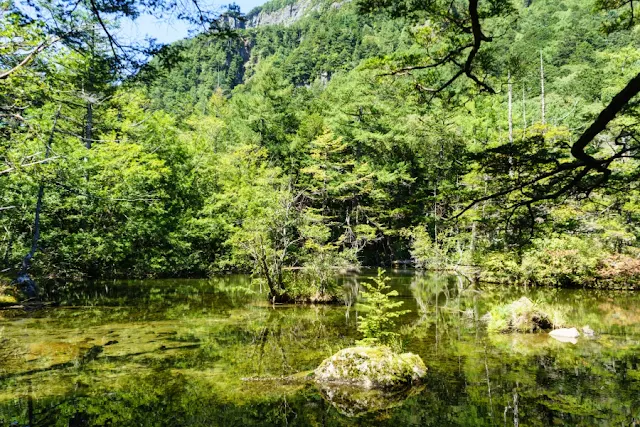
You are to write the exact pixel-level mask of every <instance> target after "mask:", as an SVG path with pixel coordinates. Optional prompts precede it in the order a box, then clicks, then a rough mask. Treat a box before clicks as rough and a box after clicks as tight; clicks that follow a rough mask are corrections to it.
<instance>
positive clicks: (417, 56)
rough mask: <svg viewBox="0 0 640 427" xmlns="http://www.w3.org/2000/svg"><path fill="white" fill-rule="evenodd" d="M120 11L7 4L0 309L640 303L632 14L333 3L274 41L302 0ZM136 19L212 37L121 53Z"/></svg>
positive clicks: (595, 7)
mask: <svg viewBox="0 0 640 427" xmlns="http://www.w3.org/2000/svg"><path fill="white" fill-rule="evenodd" d="M125 3H126V2H122V3H121V2H119V1H114V2H113V4H111V3H110V2H106V3H94V2H93V1H90V2H79V3H72V2H67V1H66V0H45V1H38V2H35V3H29V4H30V6H29V7H30V8H31V9H25V7H23V6H24V5H21V4H17V3H13V2H12V1H10V0H9V1H7V0H4V1H3V2H2V3H1V4H0V5H1V11H2V12H1V13H2V14H1V22H2V24H1V26H0V37H1V38H2V40H3V43H2V47H1V48H0V52H1V53H0V70H1V71H0V141H1V143H0V161H1V162H2V165H0V168H1V170H0V225H1V227H0V236H1V238H0V257H1V258H0V261H1V268H2V270H1V271H2V277H3V279H2V280H3V281H4V282H3V283H4V285H3V286H5V288H6V289H9V288H10V287H11V283H14V284H15V283H18V284H20V283H23V282H24V280H26V279H25V278H30V277H33V278H36V279H37V278H41V279H53V280H61V281H79V280H87V279H106V278H108V279H114V278H163V277H165V278H169V277H170V278H177V277H207V276H212V275H217V274H222V273H230V272H245V273H251V274H252V275H253V277H254V278H255V280H257V281H260V282H261V283H264V284H265V285H266V286H267V287H268V289H269V293H270V294H271V296H272V297H277V299H283V300H291V299H297V298H301V299H308V298H321V297H323V296H324V295H325V294H330V293H331V292H330V288H331V286H332V284H333V283H334V282H335V280H334V279H335V275H336V271H344V270H349V269H353V268H357V267H359V266H394V265H396V266H397V265H413V266H415V267H417V268H420V269H427V270H448V271H458V272H465V274H467V275H469V276H473V277H475V278H477V279H480V280H483V281H488V282H499V283H508V284H537V285H550V286H587V287H599V288H609V287H614V288H615V287H623V288H633V287H635V286H636V284H637V280H638V278H639V277H640V259H639V257H640V242H639V241H638V238H639V237H640V228H638V219H639V216H640V192H639V189H638V185H637V178H638V176H637V174H638V170H639V169H638V167H637V166H638V164H637V161H638V158H637V157H638V149H639V148H640V140H638V130H639V129H638V113H639V112H640V111H639V109H638V100H639V99H638V97H637V93H638V91H639V85H640V74H639V72H640V50H639V49H638V46H640V30H639V27H638V25H636V24H637V18H636V17H635V15H634V5H633V2H631V1H623V0H615V1H610V0H561V1H551V0H534V1H530V0H527V1H524V2H516V1H508V0H493V1H486V2H484V1H481V2H478V1H475V0H471V1H468V2H467V1H454V2H451V4H449V2H442V1H434V2H427V3H428V4H421V3H420V2H413V1H409V0H406V1H386V0H376V1H374V0H357V1H344V2H327V1H322V0H317V1H305V2H301V3H304V4H303V5H302V6H305V7H307V8H308V10H307V11H306V13H305V14H304V16H303V17H302V18H300V19H297V20H296V21H295V22H293V23H290V24H288V25H277V24H275V25H259V26H257V27H256V26H251V25H249V24H248V23H249V22H250V21H249V19H248V18H247V17H251V16H255V15H257V14H259V13H269V12H273V11H277V10H280V9H282V8H283V7H285V8H286V7H289V8H290V7H292V6H291V5H292V4H294V3H295V2H288V1H287V2H282V1H273V2H269V3H267V4H266V5H264V6H263V7H262V8H258V9H256V10H254V11H252V12H251V13H250V14H248V15H246V16H245V15H243V14H242V13H241V12H240V10H239V8H238V7H237V6H235V5H232V6H230V7H229V8H228V10H227V11H225V12H222V13H220V12H216V13H211V14H210V13H209V12H206V11H205V12H202V11H200V13H195V14H194V13H192V14H189V13H188V11H177V9H176V8H177V7H178V6H176V4H174V3H164V2H155V3H153V4H150V5H148V4H146V3H144V4H142V3H141V4H140V5H137V6H136V5H135V4H134V6H136V7H137V8H136V7H134V6H131V5H129V4H128V3H126V4H125ZM156 3H157V4H156ZM281 3H282V4H281ZM195 4H196V5H197V3H195ZM302 6H300V7H302ZM145 8H146V9H145ZM25 10H26V11H25ZM34 11H35V12H34ZM30 12H31V13H30ZM192 12H193V11H192ZM141 13H158V14H161V13H178V14H179V15H180V16H186V17H187V18H188V19H190V20H191V22H194V23H196V24H201V25H202V26H205V23H206V28H207V30H206V31H200V32H199V33H197V34H194V35H193V36H192V37H190V38H187V39H185V40H182V41H179V42H176V43H174V44H170V45H166V46H161V45H158V44H154V43H149V44H146V45H145V44H144V43H142V42H138V43H137V44H133V43H132V44H127V43H126V42H125V41H123V40H119V39H118V38H117V35H116V34H117V33H116V31H115V30H116V29H117V26H118V19H120V18H123V17H132V18H135V17H136V16H138V15H139V14H141ZM16 277H18V278H20V277H22V279H24V280H22V281H20V280H18V282H16V281H15V279H16ZM29 280H30V279H29ZM36 282H37V280H36Z"/></svg>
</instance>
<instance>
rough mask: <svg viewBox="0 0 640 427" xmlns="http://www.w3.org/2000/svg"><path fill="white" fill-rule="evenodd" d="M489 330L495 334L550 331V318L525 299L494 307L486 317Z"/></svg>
mask: <svg viewBox="0 0 640 427" xmlns="http://www.w3.org/2000/svg"><path fill="white" fill-rule="evenodd" d="M486 319H487V320H488V322H489V330H491V331H495V332H505V333H506V332H539V331H542V330H547V329H551V328H552V327H553V323H552V321H551V316H549V314H547V313H545V312H544V311H542V310H541V309H540V308H539V307H538V305H537V304H535V303H534V302H533V301H531V300H530V299H529V298H527V297H522V298H520V299H519V300H517V301H514V302H512V303H511V304H506V305H501V306H498V307H495V308H494V309H493V310H491V312H490V313H489V314H488V315H487V316H486Z"/></svg>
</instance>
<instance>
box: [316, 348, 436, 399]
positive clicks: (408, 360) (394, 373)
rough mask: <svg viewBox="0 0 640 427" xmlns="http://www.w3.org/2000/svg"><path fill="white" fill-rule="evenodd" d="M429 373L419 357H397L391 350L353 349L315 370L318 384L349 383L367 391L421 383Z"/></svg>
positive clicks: (340, 353)
mask: <svg viewBox="0 0 640 427" xmlns="http://www.w3.org/2000/svg"><path fill="white" fill-rule="evenodd" d="M426 374H427V367H426V366H425V365H424V362H423V361H422V359H421V358H420V356H418V355H415V354H412V353H403V354H397V353H394V352H393V351H391V349H390V348H388V347H353V348H346V349H344V350H340V351H339V352H337V353H336V354H334V355H333V356H331V357H329V358H328V359H325V360H324V361H323V362H322V363H321V364H320V366H319V367H318V368H317V369H316V370H315V372H314V376H315V380H316V382H319V383H334V384H350V385H355V386H360V387H363V388H366V389H372V388H394V387H400V386H406V385H411V384H416V383H419V382H420V381H421V380H422V379H423V378H424V377H425V376H426Z"/></svg>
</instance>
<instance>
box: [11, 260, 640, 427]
mask: <svg viewBox="0 0 640 427" xmlns="http://www.w3.org/2000/svg"><path fill="white" fill-rule="evenodd" d="M373 274H375V272H367V271H365V272H364V273H363V274H361V275H359V276H354V275H351V276H345V277H344V280H343V282H344V285H345V289H346V291H348V294H347V295H348V297H347V298H345V300H346V304H345V305H342V306H279V307H272V306H270V305H269V304H265V303H264V302H263V298H262V296H260V295H259V294H258V292H259V289H253V288H252V287H251V284H250V281H249V279H248V278H247V277H245V276H225V277H221V278H217V279H215V280H202V281H199V280H159V281H136V282H109V283H100V284H94V285H92V286H91V287H90V290H89V291H86V289H87V285H86V284H79V285H69V286H65V287H62V286H52V287H51V288H50V289H47V290H46V292H48V296H49V298H50V299H52V300H54V301H56V302H57V303H58V304H59V305H58V306H57V307H50V308H48V309H46V310H42V311H35V312H29V313H23V312H16V311H3V312H0V425H11V423H14V425H19V426H25V425H30V426H50V425H60V426H67V425H77V426H80V425H141V426H151V425H153V426H162V425H171V426H175V425H202V426H205V425H206V426H209V425H225V426H227V425H285V424H289V425H304V426H307V425H372V424H376V425H395V426H398V425H438V426H441V425H534V426H535V425H540V426H542V425H553V424H560V425H630V424H632V423H633V422H635V421H637V420H638V419H640V393H639V392H640V386H639V385H640V368H639V363H640V360H639V357H638V354H640V353H638V350H640V342H639V338H640V322H639V320H640V309H639V308H638V307H639V305H638V303H639V302H640V296H639V295H637V294H635V293H629V292H605V291H586V290H557V289H522V288H504V287H495V286H487V285H475V284H473V283H471V282H469V281H467V280H466V279H464V278H463V277H458V276H448V277H447V276H438V275H428V274H413V272H408V271H400V272H396V273H393V272H391V273H390V274H389V275H390V276H391V277H392V279H393V280H392V282H391V284H392V286H393V287H394V288H395V289H396V290H398V292H399V294H400V296H399V298H402V299H403V300H404V302H405V304H404V306H403V307H402V308H403V309H410V310H411V313H410V314H408V315H406V316H403V317H402V318H401V319H400V322H399V325H398V330H399V332H400V333H401V334H402V337H403V342H404V345H405V348H406V350H407V351H411V352H414V353H417V354H419V355H420V356H421V357H422V358H423V360H424V361H425V363H426V364H427V366H428V368H429V373H428V377H427V383H426V384H425V385H424V388H421V389H417V390H410V391H407V392H406V393H404V394H403V393H395V394H392V395H389V394H383V393H378V394H377V395H365V394H362V393H360V392H357V391H355V390H348V389H330V390H327V389H323V388H318V387H317V386H316V385H315V384H313V383H312V382H310V381H308V380H306V379H305V378H304V375H303V376H301V377H296V374H299V373H304V372H306V371H309V370H312V369H314V368H315V367H316V366H317V365H318V364H319V363H320V361H321V360H322V359H323V358H325V357H327V356H329V355H331V354H332V353H334V352H335V351H337V350H338V349H340V348H343V347H346V346H350V345H352V344H353V343H354V342H355V340H356V339H358V338H359V337H358V335H357V331H356V320H357V308H358V305H357V303H356V296H357V293H358V289H359V283H360V280H362V279H363V278H366V277H371V276H372V275H373ZM521 296H527V297H528V298H530V299H532V300H534V301H539V302H544V303H545V304H548V305H552V306H553V307H554V308H556V309H558V310H561V311H562V312H563V314H564V316H565V317H566V320H567V322H569V323H570V324H571V325H572V326H577V327H580V326H583V325H585V324H589V325H590V326H591V327H592V328H593V329H594V330H595V332H596V336H595V337H594V338H587V337H580V338H578V340H577V343H576V344H575V345H574V344H570V343H562V342H558V341H556V340H554V339H552V338H550V337H548V336H547V335H546V334H534V335H527V334H490V333H487V331H486V325H485V322H484V321H483V316H484V315H485V314H486V313H487V312H488V311H489V310H490V309H491V308H492V307H493V306H495V304H498V303H500V302H510V301H513V300H516V299H518V298H520V297H521ZM243 379H244V380H243Z"/></svg>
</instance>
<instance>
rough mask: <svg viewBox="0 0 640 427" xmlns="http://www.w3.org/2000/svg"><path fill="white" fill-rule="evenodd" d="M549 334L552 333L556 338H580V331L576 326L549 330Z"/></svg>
mask: <svg viewBox="0 0 640 427" xmlns="http://www.w3.org/2000/svg"><path fill="white" fill-rule="evenodd" d="M549 335H551V336H552V337H554V338H569V339H573V338H578V337H579V336H580V332H578V330H577V329H576V328H560V329H554V330H553V331H551V332H549Z"/></svg>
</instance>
